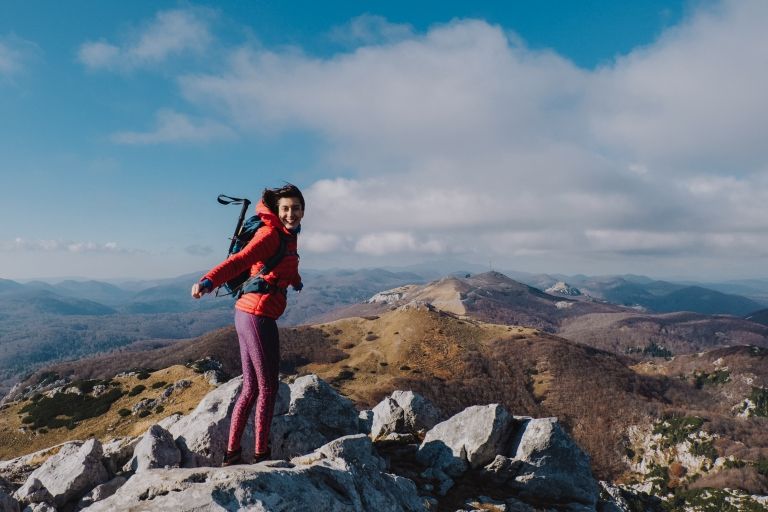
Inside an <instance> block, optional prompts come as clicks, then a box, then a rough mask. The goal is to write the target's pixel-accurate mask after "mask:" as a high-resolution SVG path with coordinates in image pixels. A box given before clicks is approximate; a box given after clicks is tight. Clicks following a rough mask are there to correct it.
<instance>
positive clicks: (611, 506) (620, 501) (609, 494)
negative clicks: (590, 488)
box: [597, 481, 632, 512]
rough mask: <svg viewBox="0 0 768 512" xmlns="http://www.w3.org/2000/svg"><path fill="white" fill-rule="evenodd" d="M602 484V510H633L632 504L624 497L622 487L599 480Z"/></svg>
mask: <svg viewBox="0 0 768 512" xmlns="http://www.w3.org/2000/svg"><path fill="white" fill-rule="evenodd" d="M598 484H599V485H600V503H599V504H598V507H597V509H598V510H599V511H600V512H632V506H631V505H630V504H629V502H627V500H626V499H624V496H622V494H621V489H619V488H618V487H617V486H615V485H613V484H612V483H610V482H603V481H600V482H598Z"/></svg>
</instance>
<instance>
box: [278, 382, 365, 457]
mask: <svg viewBox="0 0 768 512" xmlns="http://www.w3.org/2000/svg"><path fill="white" fill-rule="evenodd" d="M290 391H291V401H290V405H289V407H288V413H287V414H285V415H282V416H275V418H274V420H273V421H272V430H271V432H270V440H271V447H272V457H273V458H281V459H289V458H291V457H295V456H297V455H302V454H305V453H309V452H311V451H313V450H314V449H316V448H318V447H320V446H322V445H323V444H325V443H327V442H328V441H331V440H333V439H336V438H338V437H342V436H346V435H351V434H357V432H358V413H357V410H356V409H355V407H354V405H353V403H352V402H351V401H350V400H348V399H346V398H344V397H342V396H341V395H339V394H338V393H337V392H336V390H334V389H333V388H332V387H331V386H330V385H328V384H327V383H326V382H325V381H323V380H321V379H320V378H318V377H317V375H306V376H304V377H300V378H298V379H296V381H295V382H294V383H293V384H291V386H290Z"/></svg>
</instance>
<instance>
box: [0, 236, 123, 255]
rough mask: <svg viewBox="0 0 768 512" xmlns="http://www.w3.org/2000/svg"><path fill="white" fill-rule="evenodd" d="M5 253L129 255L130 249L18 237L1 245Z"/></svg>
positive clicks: (114, 245)
mask: <svg viewBox="0 0 768 512" xmlns="http://www.w3.org/2000/svg"><path fill="white" fill-rule="evenodd" d="M0 250H2V251H3V252H69V253H86V252H88V253H127V252H131V250H130V249H124V248H122V247H120V245H119V244H117V242H105V243H96V242H91V241H86V242H76V241H68V240H30V239H26V238H20V237H17V238H15V239H14V240H12V241H8V242H3V243H0Z"/></svg>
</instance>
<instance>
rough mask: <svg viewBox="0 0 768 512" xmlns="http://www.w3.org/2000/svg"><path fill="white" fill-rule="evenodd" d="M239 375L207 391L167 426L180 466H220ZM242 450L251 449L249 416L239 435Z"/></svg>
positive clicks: (251, 425)
mask: <svg viewBox="0 0 768 512" xmlns="http://www.w3.org/2000/svg"><path fill="white" fill-rule="evenodd" d="M242 384H243V378H242V376H240V377H238V378H235V379H232V380H230V381H229V382H227V383H226V384H223V385H222V386H219V387H218V388H216V389H214V390H213V391H211V392H210V393H208V394H207V395H206V396H205V397H204V398H203V399H202V400H201V401H200V403H199V404H198V405H197V407H196V408H195V410H194V411H192V412H191V413H189V414H188V415H186V416H184V417H183V418H181V419H180V420H179V421H177V422H176V423H175V424H173V425H172V426H171V428H170V429H169V432H170V433H171V435H172V436H173V437H174V439H175V441H176V446H178V447H179V450H180V451H181V458H182V459H181V465H182V466H184V467H199V466H220V465H221V461H222V460H223V459H224V452H225V451H226V449H227V437H228V436H229V422H230V419H231V417H232V409H233V407H234V405H235V400H236V399H237V395H238V393H239V392H240V388H241V387H242ZM242 446H243V454H250V453H253V418H252V417H251V418H249V420H248V424H247V426H246V431H245V433H244V435H243V445H242Z"/></svg>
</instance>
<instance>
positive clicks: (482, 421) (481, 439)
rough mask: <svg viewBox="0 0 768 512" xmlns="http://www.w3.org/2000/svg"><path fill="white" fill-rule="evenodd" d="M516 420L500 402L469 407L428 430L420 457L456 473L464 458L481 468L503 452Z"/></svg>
mask: <svg viewBox="0 0 768 512" xmlns="http://www.w3.org/2000/svg"><path fill="white" fill-rule="evenodd" d="M514 423H515V419H514V418H513V417H512V415H511V414H510V413H509V412H507V410H506V409H505V408H504V407H503V406H501V405H499V404H490V405H476V406H472V407H467V408H466V409H464V410H463V411H462V412H460V413H458V414H456V415H454V416H452V417H451V418H449V419H447V420H446V421H444V422H442V423H438V424H437V425H435V427H434V428H432V429H431V430H430V431H428V432H427V434H426V435H425V436H424V441H423V442H422V443H421V446H420V447H419V452H418V455H417V457H418V459H419V461H420V462H422V464H425V465H430V466H433V467H435V468H439V469H443V470H444V471H445V472H446V473H448V474H449V475H451V476H457V471H458V468H459V466H460V464H461V463H462V462H465V463H468V465H469V466H470V467H472V468H478V467H481V466H483V465H485V464H487V463H488V462H490V461H491V460H493V458H494V457H495V456H496V455H497V454H499V453H504V452H505V451H506V447H507V443H508V441H509V438H510V435H511V433H512V429H513V427H514ZM459 474H460V473H459Z"/></svg>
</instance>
